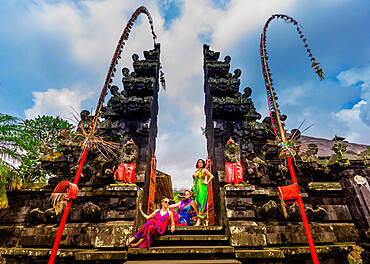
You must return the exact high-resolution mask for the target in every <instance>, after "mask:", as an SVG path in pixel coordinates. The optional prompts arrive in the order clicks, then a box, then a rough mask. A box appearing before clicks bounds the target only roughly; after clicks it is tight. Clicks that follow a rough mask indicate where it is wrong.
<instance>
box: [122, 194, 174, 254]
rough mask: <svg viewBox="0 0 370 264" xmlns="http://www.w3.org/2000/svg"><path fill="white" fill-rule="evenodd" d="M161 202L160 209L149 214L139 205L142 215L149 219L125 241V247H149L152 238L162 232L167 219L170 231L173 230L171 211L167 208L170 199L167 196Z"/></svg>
mask: <svg viewBox="0 0 370 264" xmlns="http://www.w3.org/2000/svg"><path fill="white" fill-rule="evenodd" d="M161 203H162V209H157V210H155V211H154V212H153V213H151V214H150V215H146V214H145V213H144V212H143V210H141V206H140V207H139V209H140V213H141V214H142V216H143V217H144V218H145V219H146V220H149V221H148V222H146V224H144V225H143V226H142V227H141V228H140V230H139V231H137V233H136V234H135V235H134V236H133V237H131V238H130V239H128V240H127V241H126V246H127V247H139V248H147V247H150V244H151V243H152V242H153V240H154V238H155V237H156V236H158V235H162V234H163V233H164V231H165V230H166V227H167V225H168V222H169V221H171V232H174V231H175V222H174V220H173V213H172V211H171V210H169V209H168V206H169V203H170V200H169V199H168V198H163V199H162V200H161ZM135 240H137V242H135V243H133V242H134V241H135Z"/></svg>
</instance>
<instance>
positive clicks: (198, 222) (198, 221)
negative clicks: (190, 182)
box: [194, 218, 200, 226]
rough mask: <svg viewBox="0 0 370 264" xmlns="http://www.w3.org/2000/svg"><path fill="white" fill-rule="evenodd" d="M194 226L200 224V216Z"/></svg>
mask: <svg viewBox="0 0 370 264" xmlns="http://www.w3.org/2000/svg"><path fill="white" fill-rule="evenodd" d="M194 226H200V218H198V220H197V222H196V223H195V225H194Z"/></svg>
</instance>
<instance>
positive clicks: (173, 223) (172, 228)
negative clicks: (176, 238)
mask: <svg viewBox="0 0 370 264" xmlns="http://www.w3.org/2000/svg"><path fill="white" fill-rule="evenodd" d="M170 219H171V232H172V233H173V232H174V231H175V221H174V220H173V213H172V211H170Z"/></svg>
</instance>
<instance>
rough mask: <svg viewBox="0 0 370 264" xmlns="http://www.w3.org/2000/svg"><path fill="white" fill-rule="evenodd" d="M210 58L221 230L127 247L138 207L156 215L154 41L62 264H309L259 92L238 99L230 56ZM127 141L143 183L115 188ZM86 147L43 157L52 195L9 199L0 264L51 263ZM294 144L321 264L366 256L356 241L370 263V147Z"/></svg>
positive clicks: (209, 115)
mask: <svg viewBox="0 0 370 264" xmlns="http://www.w3.org/2000/svg"><path fill="white" fill-rule="evenodd" d="M203 55H204V56H203V66H204V93H205V115H206V131H205V135H206V139H207V151H208V160H209V161H210V164H211V168H210V169H211V170H212V173H213V175H214V176H215V179H214V180H213V182H212V186H211V187H210V189H211V190H212V192H211V195H210V197H209V201H210V202H211V203H212V204H210V206H209V208H210V210H211V211H212V212H210V213H211V215H213V216H214V221H213V222H212V223H211V225H210V226H208V227H206V226H200V227H178V228H177V230H176V231H175V233H174V234H170V233H165V234H164V235H163V236H161V237H159V238H158V239H157V240H156V241H155V242H154V243H153V247H152V248H150V249H129V250H126V249H125V248H124V246H125V241H126V239H127V238H128V237H129V236H131V235H132V234H133V233H134V232H135V231H136V230H137V228H138V226H140V225H141V224H143V223H144V219H143V218H142V217H141V215H140V214H139V213H138V205H139V204H143V207H144V211H150V210H152V205H151V202H152V199H154V198H153V196H151V194H153V192H154V190H155V177H154V178H153V173H154V175H155V164H156V163H155V158H154V157H155V156H154V154H155V147H156V136H157V115H158V92H159V82H160V76H159V69H160V45H159V44H156V45H155V46H154V48H153V49H152V50H149V51H144V59H140V57H139V56H138V55H136V54H134V55H133V56H132V59H133V69H134V70H133V72H130V71H129V70H128V69H127V68H123V69H122V84H123V89H122V88H119V87H117V86H111V87H110V91H111V97H110V98H109V100H108V102H107V104H106V105H105V106H104V108H103V109H102V112H101V116H102V117H103V121H102V122H101V123H100V124H99V135H100V136H102V137H104V138H106V139H109V140H110V141H112V142H116V143H117V144H119V146H120V149H117V150H116V156H115V157H111V158H107V157H106V156H104V155H103V154H104V153H101V152H99V151H98V150H96V149H95V150H92V151H90V152H89V153H88V156H87V158H86V163H85V166H84V167H83V170H82V175H81V180H80V183H79V185H78V187H79V192H78V196H77V199H76V200H75V201H74V202H73V204H72V208H71V211H70V214H69V218H68V220H67V224H66V227H65V229H64V233H63V236H62V240H61V244H60V249H59V253H58V255H57V259H56V263H67V262H69V263H125V262H127V263H129V264H130V263H131V264H132V263H142V262H143V263H145V261H147V262H146V263H159V262H162V263H180V261H181V263H199V262H202V263H260V264H262V263H274V264H278V263H311V262H310V261H311V258H310V252H309V249H308V245H307V239H306V236H305V233H304V230H303V227H302V223H301V218H300V213H299V210H298V206H297V205H296V204H294V203H293V204H286V205H280V200H279V195H278V191H277V187H278V186H283V185H287V184H290V177H289V174H288V171H287V168H286V166H285V164H283V163H282V162H281V160H280V158H279V148H278V147H277V146H276V145H274V139H275V136H274V134H273V133H272V132H271V130H272V129H271V122H270V121H269V119H268V118H266V119H263V120H262V121H259V120H260V119H261V115H260V114H259V113H258V112H257V111H256V109H255V107H254V104H253V102H252V99H251V94H252V89H251V88H245V89H243V91H242V93H241V92H239V90H240V79H239V77H240V76H241V71H240V70H239V69H237V70H235V71H234V73H233V74H232V73H230V72H229V71H230V62H231V58H230V57H229V56H226V57H225V58H224V59H223V60H220V53H219V52H214V51H212V50H210V47H209V46H208V45H204V46H203ZM81 117H82V118H81V119H82V120H81V123H80V124H81V127H83V128H86V129H88V128H89V122H91V121H90V117H89V115H88V114H87V113H86V112H85V113H84V115H81ZM80 132H81V131H80ZM230 138H232V139H233V140H234V141H235V143H236V144H237V146H238V152H240V155H239V154H238V155H239V159H240V161H241V165H242V166H243V169H244V170H243V180H244V183H242V184H240V185H239V186H233V185H230V184H228V183H227V182H225V161H226V156H227V155H228V151H229V149H228V147H227V146H226V145H227V142H228V140H229V139H230ZM130 139H132V140H133V141H134V142H135V145H136V148H137V149H136V150H135V151H136V152H135V153H136V154H135V155H134V157H133V162H135V164H136V173H135V175H136V180H135V185H124V184H117V183H116V182H115V181H114V179H113V168H114V167H117V166H118V164H119V162H120V161H121V160H122V159H125V158H127V157H126V156H124V154H125V153H124V151H125V150H124V145H125V143H126V142H127V141H128V140H130ZM79 140H81V138H79V137H78V136H77V137H76V138H70V137H69V136H68V135H66V138H64V139H63V140H62V142H61V151H62V153H63V155H61V156H59V157H56V158H55V157H50V156H48V154H45V155H44V156H43V157H42V164H43V167H44V168H45V169H50V170H51V171H52V172H53V173H54V174H55V175H56V176H55V177H53V178H51V179H50V180H49V183H48V184H47V185H46V186H38V185H35V186H34V187H32V188H29V189H22V190H20V191H15V192H11V193H9V194H8V197H9V207H8V208H6V209H2V210H0V234H1V236H0V255H1V258H2V259H0V261H1V260H4V261H6V262H5V263H47V260H48V258H49V255H50V249H51V247H52V244H53V241H54V238H55V234H56V231H57V228H58V224H59V222H60V215H56V213H55V211H54V210H53V209H51V205H50V196H51V193H52V192H53V190H54V188H55V186H56V185H57V184H58V183H59V182H61V181H63V180H69V181H71V179H72V178H73V176H74V174H75V172H76V170H77V163H78V160H79V157H80V153H81V149H80V145H79ZM296 141H297V142H296V143H297V144H301V145H302V147H301V149H300V152H299V157H297V158H296V160H295V167H296V168H297V171H298V172H297V178H298V182H299V186H300V188H301V193H302V197H303V202H304V204H305V207H306V213H307V216H308V219H309V221H310V225H311V230H312V234H313V238H314V241H315V245H316V250H317V252H318V256H319V259H320V263H348V261H347V255H348V254H349V253H350V252H352V253H351V254H352V255H356V254H357V255H358V254H359V252H360V250H357V249H356V247H355V245H356V244H357V245H360V246H361V247H362V248H363V249H364V251H363V252H362V257H363V261H364V263H366V261H368V263H370V261H369V247H370V243H369V230H370V216H369V215H370V212H369V205H370V188H369V183H368V181H369V175H370V168H369V163H368V160H369V158H370V156H369V151H370V149H369V148H366V146H359V145H356V144H350V143H345V142H343V139H340V138H338V137H336V138H335V140H323V139H315V138H309V137H303V136H302V137H301V138H298V137H297V139H296ZM305 146H306V147H305ZM129 158H131V157H129ZM153 186H154V187H153ZM283 206H284V207H285V209H286V211H287V213H288V216H287V217H285V216H284V213H283ZM354 249H355V251H353V250H354ZM356 250H357V251H356ZM149 260H150V261H151V262H148V261H149ZM166 261H167V262H166ZM171 261H172V262H171Z"/></svg>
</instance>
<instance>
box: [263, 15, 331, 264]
mask: <svg viewBox="0 0 370 264" xmlns="http://www.w3.org/2000/svg"><path fill="white" fill-rule="evenodd" d="M275 18H277V19H278V18H280V19H284V20H285V22H287V23H293V24H294V25H295V26H296V29H297V32H298V34H299V35H300V38H301V39H302V41H303V43H304V46H305V48H306V51H307V52H308V54H309V57H310V61H312V65H311V67H312V68H314V70H315V73H316V74H317V75H318V76H319V78H320V80H323V79H324V72H323V71H322V68H321V66H320V63H319V62H317V61H316V60H315V58H314V57H313V55H312V53H311V50H310V49H308V44H307V43H306V39H305V38H304V36H303V34H302V31H301V29H300V26H299V25H298V22H297V21H296V20H294V19H293V18H292V17H289V16H287V15H284V14H276V15H272V16H271V17H270V18H269V19H268V20H267V22H266V24H265V26H264V28H263V32H262V34H261V42H260V56H261V64H262V72H263V76H264V80H265V86H266V92H267V98H268V106H269V111H270V117H271V123H272V127H273V130H274V132H275V134H276V136H277V138H278V139H279V141H281V143H280V146H281V147H282V150H281V151H284V153H285V154H284V155H283V156H285V157H286V161H287V163H288V167H289V172H290V176H291V178H292V182H293V184H297V186H298V183H297V178H296V176H295V172H294V167H293V163H292V157H293V155H294V153H295V151H290V150H289V148H290V146H289V144H288V142H287V137H286V134H285V130H284V125H283V123H282V122H281V119H280V111H279V108H278V104H277V103H276V101H277V97H276V92H274V88H273V85H272V78H271V73H270V68H269V67H268V62H267V60H268V57H267V50H266V32H267V28H268V25H269V23H270V22H271V21H272V20H273V19H275ZM271 108H273V109H274V114H273V113H272V111H271ZM275 126H277V128H278V131H276V130H275ZM287 150H288V151H287ZM298 207H299V211H300V213H301V216H302V221H303V226H304V229H305V232H306V237H307V240H308V244H309V248H310V252H311V257H312V260H313V263H314V264H319V260H318V258H317V253H316V249H315V244H314V241H313V239H312V234H311V230H310V226H309V223H308V220H307V216H306V211H305V209H304V204H303V201H302V197H301V193H300V191H299V188H298Z"/></svg>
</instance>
